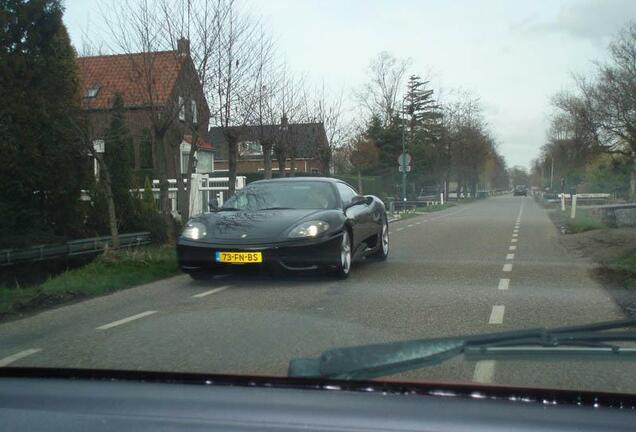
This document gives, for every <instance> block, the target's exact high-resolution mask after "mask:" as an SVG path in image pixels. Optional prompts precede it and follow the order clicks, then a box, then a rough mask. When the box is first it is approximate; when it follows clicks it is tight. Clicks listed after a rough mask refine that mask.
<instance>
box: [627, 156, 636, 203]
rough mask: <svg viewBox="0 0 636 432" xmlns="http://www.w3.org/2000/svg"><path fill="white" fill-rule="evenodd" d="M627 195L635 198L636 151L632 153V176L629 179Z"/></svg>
mask: <svg viewBox="0 0 636 432" xmlns="http://www.w3.org/2000/svg"><path fill="white" fill-rule="evenodd" d="M629 195H630V197H631V198H632V199H633V198H636V152H633V153H632V176H631V178H630V181H629Z"/></svg>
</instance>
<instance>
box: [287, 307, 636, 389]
mask: <svg viewBox="0 0 636 432" xmlns="http://www.w3.org/2000/svg"><path fill="white" fill-rule="evenodd" d="M635 327H636V319H634V318H632V319H625V320H619V321H608V322H601V323H595V324H588V325H581V326H574V327H560V328H555V329H545V328H536V329H527V330H515V331H505V332H498V333H488V334H481V335H470V336H459V337H447V338H434V339H420V340H413V341H404V342H390V343H383V344H375V345H364V346H358V347H347V348H336V349H332V350H328V351H325V352H323V353H322V354H321V355H320V356H319V357H317V358H308V359H294V360H292V361H291V362H290V363H289V376H293V377H320V378H336V379H371V378H377V377H381V376H385V375H392V374H395V373H399V372H404V371H408V370H413V369H418V368H421V367H424V366H431V365H435V364H438V363H442V362H443V361H445V360H448V359H450V358H453V357H456V356H458V355H462V354H463V355H464V357H465V358H466V360H483V359H492V358H506V359H528V358H531V359H535V360H536V359H554V358H555V356H557V357H560V356H567V357H577V358H578V357H590V356H593V357H597V358H602V359H623V358H629V359H632V360H633V359H636V348H630V347H622V346H617V345H609V344H608V342H620V341H623V342H624V341H636V331H635V330H633V329H634V328H635ZM617 329H630V330H626V331H616V330H617ZM610 330H612V331H610Z"/></svg>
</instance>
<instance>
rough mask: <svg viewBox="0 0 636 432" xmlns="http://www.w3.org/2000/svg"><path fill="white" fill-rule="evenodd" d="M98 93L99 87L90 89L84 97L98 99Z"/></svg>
mask: <svg viewBox="0 0 636 432" xmlns="http://www.w3.org/2000/svg"><path fill="white" fill-rule="evenodd" d="M97 93H99V86H94V87H89V88H88V89H87V90H86V93H85V94H84V97H85V98H87V99H93V98H95V97H97Z"/></svg>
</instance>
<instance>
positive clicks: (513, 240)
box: [510, 238, 519, 243]
mask: <svg viewBox="0 0 636 432" xmlns="http://www.w3.org/2000/svg"><path fill="white" fill-rule="evenodd" d="M517 240H519V239H516V238H513V239H512V240H510V241H511V242H512V243H517Z"/></svg>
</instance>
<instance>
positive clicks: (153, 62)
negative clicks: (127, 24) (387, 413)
mask: <svg viewBox="0 0 636 432" xmlns="http://www.w3.org/2000/svg"><path fill="white" fill-rule="evenodd" d="M77 64H78V69H79V77H80V83H81V87H80V88H81V95H82V109H83V110H84V111H85V112H86V113H87V115H88V120H89V122H90V125H91V126H92V131H93V136H94V137H95V140H94V142H95V143H96V145H98V146H99V145H101V146H102V147H103V139H102V138H103V134H104V131H105V129H106V128H107V127H108V125H109V123H110V118H111V116H110V114H111V109H112V105H113V100H114V98H115V95H116V94H120V95H121V96H122V98H123V101H124V108H125V112H126V114H125V118H126V125H127V127H128V130H129V131H130V133H131V135H132V140H133V149H132V165H133V170H134V171H133V172H135V173H137V174H139V176H138V177H141V178H142V179H143V177H144V176H149V177H151V178H152V177H154V178H156V173H155V172H154V170H155V169H156V168H157V158H158V154H157V146H156V144H155V139H154V136H155V135H154V133H153V115H154V116H155V117H154V118H159V119H164V120H165V121H166V125H167V126H168V127H167V128H166V129H167V132H166V134H165V140H164V143H165V146H164V147H165V150H166V158H165V160H166V169H167V173H168V177H169V178H174V177H175V176H176V175H178V174H183V173H185V172H186V169H187V161H188V157H189V152H190V150H191V148H192V140H193V139H192V137H193V136H196V137H197V140H196V142H197V147H198V151H197V153H196V155H195V156H196V160H197V166H196V171H197V172H211V171H213V169H214V156H213V152H212V146H211V144H210V143H209V141H208V140H207V139H206V137H207V129H208V124H209V120H210V110H209V108H208V104H207V101H206V99H205V95H204V92H203V88H202V86H201V83H200V81H199V79H198V76H197V73H196V70H195V67H194V64H193V62H192V59H191V57H190V49H189V42H188V41H187V40H186V39H180V40H179V41H178V45H177V50H174V51H160V52H149V53H148V52H146V53H134V54H115V55H100V56H91V57H79V58H78V59H77ZM150 83H152V84H150ZM157 112H159V116H160V117H159V116H157Z"/></svg>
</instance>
